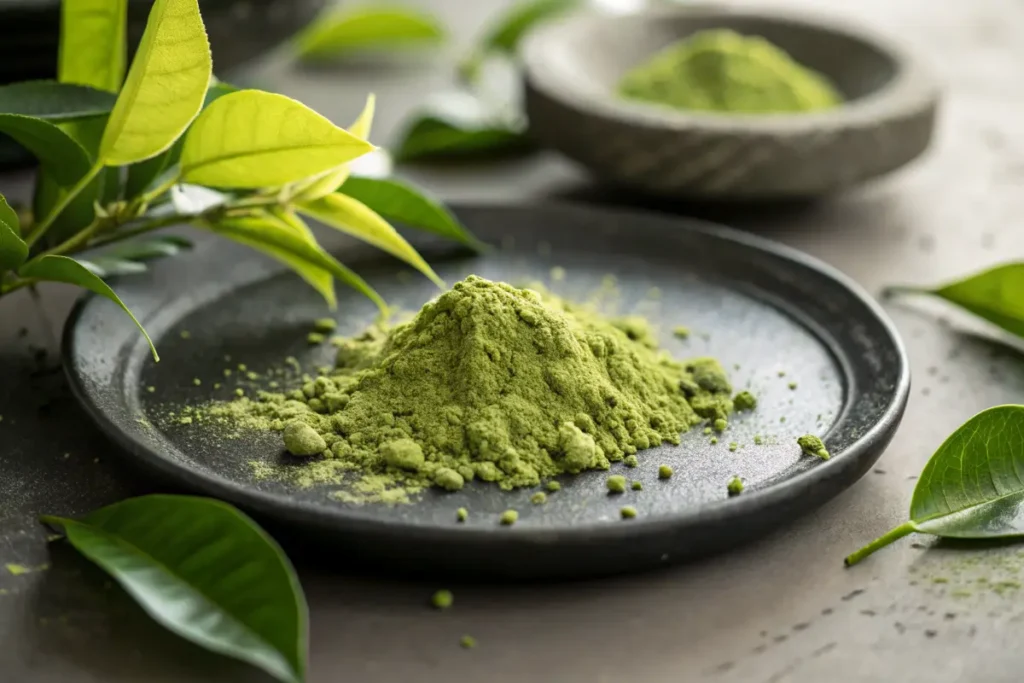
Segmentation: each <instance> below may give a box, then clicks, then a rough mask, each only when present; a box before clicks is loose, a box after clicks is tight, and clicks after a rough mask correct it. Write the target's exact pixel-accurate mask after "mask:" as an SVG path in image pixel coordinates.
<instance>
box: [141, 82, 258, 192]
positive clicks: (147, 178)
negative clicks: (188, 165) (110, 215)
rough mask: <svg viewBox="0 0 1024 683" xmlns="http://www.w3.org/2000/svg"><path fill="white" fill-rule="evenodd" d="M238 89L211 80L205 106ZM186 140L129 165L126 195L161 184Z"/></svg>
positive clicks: (177, 158)
mask: <svg viewBox="0 0 1024 683" xmlns="http://www.w3.org/2000/svg"><path fill="white" fill-rule="evenodd" d="M237 91H238V88H236V87H235V86H233V85H229V84H227V83H223V82H221V81H211V82H210V87H209V88H208V89H207V90H206V99H205V100H204V101H203V108H204V109H205V108H206V107H208V106H210V105H211V104H213V103H214V102H216V101H217V100H219V99H220V98H221V97H224V96H225V95H230V94H231V93H233V92H237ZM184 142H185V140H184V138H178V140H177V141H175V143H174V144H173V145H171V146H170V147H169V148H168V149H167V150H166V151H164V152H161V153H160V154H157V155H156V156H155V157H151V158H149V159H146V160H145V161H140V162H139V163H137V164H132V165H131V166H129V167H128V178H127V180H126V181H125V187H124V194H125V197H126V198H127V199H134V198H135V197H138V196H141V195H142V194H144V193H145V192H147V191H148V190H150V189H152V188H153V187H154V186H157V185H159V183H160V181H161V180H162V179H163V176H164V174H165V173H173V169H174V166H176V165H177V163H178V160H179V159H180V158H181V148H182V145H183V144H184Z"/></svg>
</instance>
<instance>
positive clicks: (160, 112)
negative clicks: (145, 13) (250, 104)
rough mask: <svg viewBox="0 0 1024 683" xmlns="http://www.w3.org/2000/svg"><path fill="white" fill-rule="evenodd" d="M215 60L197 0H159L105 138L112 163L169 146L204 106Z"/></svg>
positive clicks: (106, 157) (106, 159)
mask: <svg viewBox="0 0 1024 683" xmlns="http://www.w3.org/2000/svg"><path fill="white" fill-rule="evenodd" d="M212 69H213V62H212V59H211V57H210V44H209V41H207V39H206V29H205V28H204V27H203V19H202V17H201V16H200V15H199V4H198V2H197V0H156V1H155V2H154V3H153V8H152V9H151V10H150V13H149V21H148V22H147V23H146V31H145V33H143V34H142V42H141V43H140V44H139V49H138V51H137V52H136V53H135V59H133V60H132V66H131V68H130V69H129V70H128V78H127V80H126V81H125V84H124V88H123V89H122V90H121V94H120V95H119V96H118V98H117V103H116V104H115V105H114V110H113V111H112V112H111V113H110V121H109V122H108V124H107V130H106V132H105V133H104V135H103V141H102V143H101V144H100V153H99V156H100V159H101V161H102V162H103V163H104V164H106V165H108V166H124V165H126V164H132V163H135V162H138V161H143V160H145V159H148V158H150V157H153V156H156V155H157V154H159V153H160V152H162V151H164V150H165V149H167V148H168V147H170V146H171V145H172V144H174V141H175V140H177V139H178V137H180V136H181V134H182V133H183V132H184V131H185V129H186V128H187V127H188V124H189V123H191V122H192V119H194V118H195V117H196V114H198V113H199V110H200V108H201V107H202V106H203V99H204V98H205V97H206V89H207V86H208V85H209V83H210V76H211V73H212Z"/></svg>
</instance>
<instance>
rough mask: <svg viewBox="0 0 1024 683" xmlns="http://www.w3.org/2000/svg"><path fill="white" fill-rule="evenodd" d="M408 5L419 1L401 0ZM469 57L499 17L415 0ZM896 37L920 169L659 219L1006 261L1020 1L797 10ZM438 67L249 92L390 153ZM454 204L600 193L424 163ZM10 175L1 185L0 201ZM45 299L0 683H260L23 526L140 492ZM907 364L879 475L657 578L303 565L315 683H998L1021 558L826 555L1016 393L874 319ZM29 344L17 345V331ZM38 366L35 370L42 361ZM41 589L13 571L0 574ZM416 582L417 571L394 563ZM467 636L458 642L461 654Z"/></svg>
mask: <svg viewBox="0 0 1024 683" xmlns="http://www.w3.org/2000/svg"><path fill="white" fill-rule="evenodd" d="M421 2H426V0H421ZM431 4H432V6H434V7H435V8H436V9H438V10H439V11H440V12H441V13H442V14H443V15H444V17H445V18H446V20H447V21H448V22H449V23H450V25H452V26H454V27H455V29H456V31H457V33H458V35H459V36H460V40H461V41H463V42H465V41H466V40H468V37H469V36H470V35H471V33H472V31H474V30H476V29H477V28H478V27H479V25H480V23H481V22H482V21H483V20H484V18H485V17H486V16H488V15H489V14H490V13H491V12H493V11H494V6H495V5H496V4H497V3H483V2H470V1H469V0H433V2H432V3H431ZM788 4H800V5H810V6H815V5H817V6H821V7H822V8H825V9H829V10H830V11H833V12H837V13H843V14H848V15H850V16H851V17H852V18H855V19H857V20H859V21H862V22H864V23H867V24H870V25H875V26H877V27H878V28H881V29H884V30H888V31H889V32H890V33H892V34H895V35H897V36H900V37H902V38H903V40H905V41H906V42H907V43H908V44H909V45H910V46H912V47H913V48H916V49H918V50H919V51H921V52H922V54H923V55H924V56H925V57H926V58H928V59H929V60H930V63H931V64H932V65H933V67H934V68H935V69H936V71H937V72H938V74H939V75H940V76H941V78H942V79H943V81H944V82H945V85H946V88H947V100H946V105H945V107H944V109H943V112H942V115H941V123H940V131H939V136H938V140H937V144H936V145H935V147H934V149H933V151H932V152H931V153H930V154H929V155H928V156H927V157H926V158H925V159H924V160H923V161H921V162H920V163H918V164H916V165H915V166H913V167H912V168H910V169H908V170H906V171H905V172H903V173H900V174H899V175H897V176H895V177H891V178H887V179H884V180H883V181H881V182H878V183H877V184H874V185H872V186H870V187H866V188H863V189H861V190H859V191H856V192H853V193H850V194H847V195H844V196H841V197H837V198H834V199H831V200H829V201H826V202H821V203H818V204H815V205H813V206H804V207H783V208H772V209H763V208H762V209H749V208H748V209H743V210H726V209H721V208H719V209H707V208H706V207H704V208H699V209H698V208H695V207H684V206H660V207H656V208H660V209H664V210H670V211H679V212H687V213H692V212H700V213H702V214H709V215H711V216H712V217H715V218H718V219H720V220H722V221H723V222H728V223H732V224H735V225H738V226H740V227H743V228H746V229H749V230H752V231H756V232H759V233H761V234H763V235H766V236H769V237H772V238H775V239H778V240H780V241H783V242H785V243H787V244H789V245H791V246H794V247H797V248H800V249H803V250H806V251H808V252H810V253H812V254H814V255H816V256H818V257H820V258H822V259H824V260H826V261H828V262H830V263H832V264H833V265H835V266H837V267H839V268H840V269H842V270H844V271H845V272H847V273H848V274H849V275H851V276H853V277H854V278H855V279H857V280H858V281H860V282H861V283H862V284H863V285H865V286H866V287H868V288H869V289H871V290H872V291H878V289H879V288H880V287H882V286H883V285H885V284H887V283H892V282H897V281H899V282H920V283H932V282H936V281H941V280H943V279H947V278H953V277H956V276H959V275H961V274H965V273H967V272H969V271H972V270H974V269H978V268H982V267H984V266H987V265H990V264H992V263H995V262H997V261H1000V260H1007V259H1011V258H1018V259H1019V258H1020V257H1021V256H1022V255H1024V224H1022V221H1024V219H1022V218H1021V216H1024V191H1022V190H1024V126H1022V125H1021V122H1022V121H1024V79H1022V78H1021V77H1020V70H1021V65H1022V64H1024V40H1021V37H1022V36H1024V4H1022V3H1021V2H1020V1H1019V0H973V1H972V2H953V1H952V0H860V2H855V3H829V2H826V1H825V0H817V1H812V0H803V1H802V2H799V3H796V2H792V0H791V2H790V3H788ZM449 73H450V70H449V69H448V68H447V67H446V65H445V64H443V63H439V64H435V65H420V66H416V67H409V68H403V69H398V70H385V69H374V70H353V69H335V70H316V71H309V70H301V69H298V68H296V67H294V66H292V65H289V64H288V63H287V61H286V60H284V59H282V58H273V59H269V60H268V61H267V63H265V64H262V65H260V66H259V67H258V68H255V69H253V70H252V71H251V73H248V74H245V75H244V76H245V79H246V80H248V81H250V82H253V83H255V84H258V85H263V86H265V87H268V88H272V89H278V90H280V91H283V92H285V93H286V94H289V95H292V96H295V97H298V98H300V99H302V100H304V101H305V102H307V103H309V104H310V105H312V106H313V107H315V108H317V109H319V110H320V111H323V112H324V113H326V114H327V115H329V116H331V117H332V118H334V119H335V120H337V121H339V122H346V121H348V120H350V119H351V118H352V117H353V116H354V115H355V113H356V112H357V111H358V110H359V109H360V107H361V105H362V99H363V97H364V95H365V92H366V91H368V90H370V89H373V90H375V91H376V92H377V93H378V96H379V103H378V111H379V112H380V116H379V119H378V125H377V127H376V130H375V136H374V137H375V139H376V140H378V141H381V142H384V141H387V140H389V139H390V136H391V135H392V134H393V133H394V132H395V131H396V128H397V126H398V125H399V122H400V120H401V118H402V117H403V116H404V115H405V113H406V112H407V111H408V110H409V108H410V107H411V106H413V105H414V104H415V103H417V102H418V101H420V100H421V99H422V98H423V97H424V96H425V95H427V94H429V93H430V92H432V91H436V90H439V89H442V88H444V87H447V85H448V83H449V81H450V76H449ZM403 173H405V175H407V176H408V177H410V178H412V179H414V180H416V181H418V182H420V183H422V184H424V185H426V186H428V187H430V188H431V189H433V190H434V191H436V192H437V193H439V194H441V195H442V196H444V197H446V198H449V199H456V198H458V199H464V198H477V199H505V200H509V199H519V198H527V197H537V196H545V195H557V196H566V195H568V196H574V197H577V198H580V197H583V198H588V197H589V198H591V199H597V200H600V201H624V200H622V199H620V198H619V197H617V196H616V195H613V194H611V193H607V192H604V191H597V192H595V191H594V190H593V189H591V188H589V187H588V186H587V185H586V181H585V179H584V177H583V176H582V175H581V174H580V173H579V172H578V171H576V170H575V169H574V168H573V167H571V166H570V165H569V164H568V163H567V162H564V161H562V160H560V159H558V158H555V157H553V156H551V155H545V154H540V155H537V156H534V157H528V158H525V159H520V160H517V161H513V162H509V163H504V164H500V165H487V164H482V165H475V166H473V167H472V168H466V167H452V166H449V167H445V168H443V169H439V170H433V169H427V168H419V169H414V170H412V171H403ZM27 182H28V181H27V178H26V177H24V176H19V175H13V176H7V177H2V178H0V188H3V190H4V192H5V193H8V194H15V195H16V194H17V193H18V191H19V189H20V191H21V192H24V191H25V189H26V187H27ZM72 297H73V293H72V292H68V291H65V290H52V291H51V290H46V291H44V296H43V302H44V304H45V305H44V306H43V307H42V309H41V311H36V310H34V308H33V306H31V305H30V303H31V302H30V300H29V299H28V297H27V296H16V297H12V298H10V299H7V300H4V301H3V302H0V415H3V416H4V417H3V421H2V422H0V643H2V646H0V680H3V681H12V683H13V682H15V681H17V682H18V683H57V682H58V681H59V682H61V683H129V682H131V683H165V682H172V681H174V682H176V681H190V682H194V683H199V682H201V681H220V682H243V681H246V682H248V681H252V682H255V681H265V680H267V679H266V678H265V677H264V676H262V675H261V674H259V673H256V672H254V671H252V670H250V669H248V668H246V667H244V666H241V665H235V664H234V663H232V662H228V661H225V660H222V659H220V658H217V657H214V656H212V655H208V654H206V653H204V652H202V651H200V650H199V649H198V648H195V647H193V646H191V645H189V644H186V643H183V642H181V641H179V640H178V639H176V638H175V637H173V636H171V635H169V634H167V633H165V632H163V631H162V630H161V629H160V628H159V627H157V626H155V625H153V624H151V623H150V622H149V621H148V620H147V619H146V618H145V617H144V616H143V615H142V613H141V611H140V610H139V609H138V608H137V607H135V606H134V605H133V604H131V603H130V601H128V600H127V599H126V598H125V597H124V596H123V594H122V593H121V591H120V590H119V589H116V588H114V587H113V586H112V585H111V584H110V583H109V582H106V581H105V580H104V578H103V577H102V575H100V574H99V572H98V571H96V570H94V569H93V568H92V567H90V566H89V565H88V564H87V563H85V562H83V561H80V560H79V559H78V558H77V557H75V556H74V555H73V553H71V552H70V551H68V550H67V549H66V548H62V547H61V545H60V544H50V545H47V543H46V532H45V531H44V530H43V529H42V528H41V527H39V525H38V524H36V522H35V521H34V519H35V516H36V515H37V514H39V513H41V512H48V513H60V514H73V513H81V512H85V511H87V510H89V509H92V508H94V507H97V506H100V505H102V504H105V503H109V502H112V501H114V500H117V499H119V498H122V497H125V496H127V495H130V494H132V493H137V492H141V491H146V490H150V489H151V488H152V487H153V484H152V483H150V482H146V481H145V480H142V479H138V478H136V477H135V476H133V475H132V474H131V473H130V472H128V471H126V469H125V467H124V466H123V465H121V464H119V463H118V462H117V461H116V460H115V458H114V457H113V454H112V453H111V448H112V447H111V446H110V445H109V444H108V443H107V442H106V441H105V440H104V439H103V438H102V437H101V436H100V435H99V434H98V432H97V431H96V430H95V429H94V428H92V427H91V425H89V424H88V422H87V420H86V418H85V416H84V415H83V414H82V413H81V412H80V411H79V410H78V409H77V407H76V406H75V404H74V402H73V400H72V399H71V398H70V396H69V395H68V393H67V390H66V388H65V383H64V380H63V377H62V375H61V374H60V372H59V369H57V368H56V367H55V364H54V359H55V357H56V353H57V341H56V335H57V334H59V329H60V324H61V322H62V321H63V318H64V316H65V315H66V312H67V310H68V308H69V306H70V303H71V301H72ZM887 308H888V310H889V312H890V313H891V315H892V316H893V318H894V319H895V321H896V323H897V325H898V327H899V329H900V331H901V332H902V334H903V335H904V338H905V340H906V342H907V345H908V347H909V352H910V357H911V362H912V370H913V375H914V388H913V393H912V398H911V400H910V405H909V408H908V411H907V414H906V418H905V420H904V423H903V425H902V427H901V428H900V430H899V433H898V434H897V436H896V438H895V440H894V441H893V443H892V445H891V446H890V447H889V449H888V451H887V452H886V453H885V455H884V456H883V457H882V459H881V461H880V462H879V464H878V467H877V469H876V470H875V471H874V473H871V474H869V475H867V476H866V477H865V478H864V479H863V480H862V481H861V482H859V483H858V484H857V485H855V486H854V487H852V488H851V489H850V490H849V491H847V492H846V493H845V494H844V495H841V496H840V497H838V498H837V499H835V500H834V501H832V502H831V503H830V504H828V505H826V506H825V507H823V508H822V509H820V510H819V511H818V512H817V513H815V514H813V515H812V516H809V517H806V518H803V519H799V520H795V521H794V522H793V523H792V524H791V525H789V526H788V527H787V528H785V529H784V530H783V531H781V532H779V533H776V534H775V535H773V536H771V537H769V538H766V539H764V540H762V541H761V542H758V543H756V544H753V545H750V546H747V547H740V548H736V549H735V550H734V551H733V552H731V553H729V554H726V555H723V556H720V557H716V558H712V559H708V560H705V561H702V562H698V563H694V564H690V565H686V566H680V567H675V568H671V569H667V570H665V571H661V572H656V573H649V574H643V575H637V576H626V577H621V578H616V579H608V580H601V581H588V582H584V583H563V584H559V585H530V586H511V585H481V586H463V585H448V586H444V587H447V588H451V589H453V590H454V592H455V601H456V602H455V607H454V608H453V609H451V610H449V611H447V612H444V613H438V612H435V611H433V610H431V609H429V608H428V607H427V606H426V602H427V599H428V597H429V595H430V594H431V592H432V591H433V590H435V589H436V588H439V587H442V586H441V585H440V583H439V582H436V581H429V582H427V581H414V580H413V581H397V580H387V579H377V578H369V577H359V578H355V577H352V576H350V575H348V574H347V572H346V569H347V568H346V567H345V566H333V567H330V566H319V567H302V568H301V573H302V580H303V584H304V586H305V588H306V591H307V594H308V596H309V600H310V604H311V606H312V653H311V666H312V670H311V674H310V681H311V683H330V682H333V681H347V682H349V683H355V682H357V681H358V682H364V681H365V682H368V683H383V682H385V681H388V682H390V681H423V682H428V681H431V682H433V681H436V682H438V683H440V682H441V681H485V680H486V681H489V682H492V683H506V682H507V683H512V682H513V681H526V680H529V681H557V682H558V683H596V682H598V681H643V682H644V683H661V682H665V683H679V682H681V681H698V680H708V681H744V682H745V681H751V682H757V683H769V682H771V683H784V682H808V683H809V682H812V681H813V682H817V681H823V680H824V681H844V682H845V681H852V682H861V681H864V682H868V681H871V682H874V681H901V682H902V683H916V682H925V681H927V682H928V683H947V682H953V681H965V682H966V681H972V682H989V681H991V682H996V681H1007V682H1009V681H1019V680H1020V673H1019V672H1020V670H1021V668H1022V664H1024V651H1022V649H1021V647H1020V644H1021V636H1020V622H1021V621H1022V620H1024V607H1022V606H1021V602H1020V598H1021V597H1022V596H1024V592H1022V589H1019V588H1018V587H1017V586H1018V585H1019V584H1017V583H1016V582H1017V581H1022V580H1024V550H1022V549H1021V548H1022V547H1024V546H1020V545H1012V544H1009V545H1007V544H1001V545H994V546H989V547H984V548H981V547H978V546H972V547H971V548H969V549H964V548H956V547H950V546H949V545H945V544H938V545H934V544H933V543H932V540H931V539H928V538H923V537H912V538H908V539H904V540H903V541H901V542H899V543H898V544H896V545H895V546H894V547H892V548H889V549H886V550H885V551H883V552H880V553H878V554H877V555H875V556H874V557H872V558H870V559H869V560H867V561H865V562H864V563H863V564H861V565H859V566H857V567H855V568H853V569H849V570H846V569H843V567H842V564H841V561H842V557H843V556H844V555H845V554H846V553H848V552H849V551H851V550H854V549H855V548H857V547H859V546H860V545H861V544H862V543H864V542H866V541H868V540H870V539H871V538H873V537H874V536H876V535H878V534H880V533H882V532H883V531H885V530H887V529H888V528H889V527H891V526H893V525H895V524H896V523H898V522H900V521H902V520H903V519H904V515H905V512H906V509H907V506H908V503H909V500H910V494H911V491H912V489H913V486H914V481H913V479H914V475H916V474H917V473H918V472H919V471H920V469H921V467H922V466H923V464H924V463H925V461H926V460H927V459H928V457H929V456H930V455H931V453H932V452H933V451H934V449H935V448H936V447H937V446H938V445H939V444H940V443H941V442H942V441H943V439H944V438H945V437H946V436H947V435H948V434H949V433H950V432H951V431H952V430H953V429H954V428H955V427H956V426H958V425H959V424H960V423H962V422H963V421H964V420H966V419H967V418H968V417H969V416H971V415H972V414H973V413H975V412H977V411H979V410H981V409H983V408H986V407H989V406H992V405H996V404H1000V403H1012V402H1017V403H1019V402H1021V400H1022V397H1024V359H1022V357H1021V355H1020V354H1019V353H1016V352H1013V351H1010V350H1008V349H1007V348H1006V347H1005V346H1000V345H998V344H996V343H994V342H992V341H989V340H986V339H985V338H984V337H981V336H978V335H977V334H974V333H975V332H977V331H979V329H981V328H979V327H978V326H976V325H975V324H973V323H972V322H970V321H967V320H964V319H963V318H961V317H959V316H956V315H949V316H948V320H949V322H944V321H942V320H940V319H939V318H938V317H936V315H935V311H936V308H935V307H933V306H929V305H925V306H918V305H916V303H915V304H914V305H909V304H906V303H892V304H887ZM22 328H24V329H25V332H23V333H22V332H20V330H21V329H22ZM43 352H45V353H46V354H47V355H46V356H45V357H43ZM47 562H49V563H50V564H51V567H50V568H49V569H48V570H45V571H43V570H40V571H35V572H32V573H28V574H22V575H17V576H16V575H12V574H10V573H9V572H7V571H5V570H4V567H3V565H4V564H6V563H17V564H21V565H27V566H30V567H38V566H39V565H42V564H43V563H47ZM408 570H409V574H411V575H413V576H415V574H416V568H415V567H409V568H408ZM462 634H472V635H473V636H475V637H476V638H477V640H478V641H479V647H478V648H477V649H475V650H471V651H466V650H462V649H460V648H459V645H458V641H459V637H460V636H461V635H462Z"/></svg>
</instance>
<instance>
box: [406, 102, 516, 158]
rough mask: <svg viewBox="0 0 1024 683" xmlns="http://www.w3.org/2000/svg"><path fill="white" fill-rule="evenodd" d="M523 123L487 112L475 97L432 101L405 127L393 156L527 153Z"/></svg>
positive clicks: (468, 155) (426, 156) (476, 155)
mask: <svg viewBox="0 0 1024 683" xmlns="http://www.w3.org/2000/svg"><path fill="white" fill-rule="evenodd" d="M525 129H526V125H525V121H523V120H521V119H520V118H517V117H511V116H508V115H505V114H502V113H499V112H494V111H490V110H488V108H487V107H486V106H485V105H484V104H483V103H482V102H480V100H478V99H476V98H475V97H473V96H471V95H469V94H466V93H460V94H452V95H448V96H446V97H444V98H439V99H436V100H434V101H433V102H432V103H431V104H430V105H428V106H427V107H426V108H425V109H424V110H422V111H420V112H417V114H416V115H415V116H414V117H413V120H412V122H411V123H410V124H408V126H407V128H406V130H405V133H404V134H403V135H402V139H401V142H399V144H398V150H397V152H396V153H395V156H396V157H397V158H398V159H399V160H400V161H415V160H423V159H451V158H474V157H497V156H502V155H507V154H518V153H521V152H523V151H526V150H528V149H530V147H531V144H530V142H529V141H528V140H527V138H526V136H525V135H524V133H525Z"/></svg>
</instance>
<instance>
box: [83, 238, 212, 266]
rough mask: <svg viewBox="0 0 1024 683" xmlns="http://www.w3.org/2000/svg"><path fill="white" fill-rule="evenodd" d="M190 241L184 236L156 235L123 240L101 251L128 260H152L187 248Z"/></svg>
mask: <svg viewBox="0 0 1024 683" xmlns="http://www.w3.org/2000/svg"><path fill="white" fill-rule="evenodd" d="M191 247H192V243H191V242H189V241H188V240H186V239H184V238H175V237H170V236H168V237H157V238H154V239H147V240H136V241H133V242H125V243H123V244H119V245H118V246H116V247H114V248H112V249H108V250H107V251H105V252H103V255H104V256H109V257H113V258H119V259H125V260H128V261H153V260H155V259H161V258H166V257H167V256H174V255H176V254H178V253H180V252H181V250H182V249H189V248H191Z"/></svg>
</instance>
